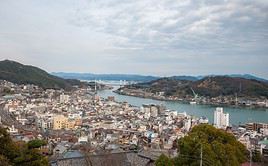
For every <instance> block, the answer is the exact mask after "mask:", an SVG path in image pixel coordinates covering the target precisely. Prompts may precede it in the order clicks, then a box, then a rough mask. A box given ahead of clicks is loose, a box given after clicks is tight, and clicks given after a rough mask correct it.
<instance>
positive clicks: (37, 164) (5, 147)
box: [0, 127, 48, 166]
mask: <svg viewBox="0 0 268 166" xmlns="http://www.w3.org/2000/svg"><path fill="white" fill-rule="evenodd" d="M34 145H36V144H34ZM39 145H40V144H39ZM0 163H1V164H4V165H14V166H16V165H20V166H24V165H25V166H45V165H48V160H47V158H46V157H44V156H42V155H41V154H40V153H39V151H38V150H37V149H35V148H34V147H32V148H29V145H28V144H26V143H24V142H14V141H12V139H11V138H10V135H9V134H8V132H7V131H6V129H4V128H1V127H0ZM1 164H0V165H1Z"/></svg>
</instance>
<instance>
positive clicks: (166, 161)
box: [155, 154, 174, 166]
mask: <svg viewBox="0 0 268 166" xmlns="http://www.w3.org/2000/svg"><path fill="white" fill-rule="evenodd" d="M155 165H156V166H172V165H174V164H173V162H172V159H170V158H169V157H167V156H166V155H164V154H161V155H160V157H159V158H158V159H157V160H156V161H155Z"/></svg>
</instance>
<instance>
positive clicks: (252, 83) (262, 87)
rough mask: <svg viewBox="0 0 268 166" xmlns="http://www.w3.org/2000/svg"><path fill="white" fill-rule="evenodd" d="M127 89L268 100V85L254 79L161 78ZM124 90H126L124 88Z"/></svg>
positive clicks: (179, 94) (172, 94) (169, 94)
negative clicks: (192, 79) (194, 79)
mask: <svg viewBox="0 0 268 166" xmlns="http://www.w3.org/2000/svg"><path fill="white" fill-rule="evenodd" d="M125 88H130V89H141V90H143V91H146V92H150V93H157V92H164V95H165V96H178V97H183V98H184V97H186V96H193V92H192V90H191V88H192V89H193V90H194V91H195V93H197V94H198V95H199V96H204V97H217V96H234V95H236V94H237V95H238V96H243V97H257V98H261V97H265V98H268V83H266V82H262V81H257V80H253V79H245V78H237V77H228V76H214V77H205V78H203V79H201V80H197V81H189V80H177V79H175V78H161V79H158V80H154V81H150V82H147V83H139V84H136V85H131V86H127V87H125ZM123 89H124V88H123Z"/></svg>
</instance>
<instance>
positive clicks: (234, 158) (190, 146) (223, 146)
mask: <svg viewBox="0 0 268 166" xmlns="http://www.w3.org/2000/svg"><path fill="white" fill-rule="evenodd" d="M201 149H202V158H203V160H202V161H203V165H215V166H229V165H232V166H239V165H241V163H243V162H245V161H246V160H247V154H248V152H247V150H246V148H245V147H244V145H243V144H241V143H240V142H239V141H237V140H236V138H235V137H234V136H233V135H232V134H230V133H227V132H226V131H224V130H220V129H216V128H214V127H213V126H211V125H207V124H202V125H198V126H195V127H194V128H193V129H192V131H191V132H190V133H189V134H188V135H187V136H185V137H183V138H181V139H180V140H179V141H178V153H179V155H178V156H177V157H176V158H175V159H174V163H175V165H191V166H194V165H199V164H200V154H201Z"/></svg>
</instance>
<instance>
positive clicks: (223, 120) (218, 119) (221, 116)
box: [214, 107, 229, 128]
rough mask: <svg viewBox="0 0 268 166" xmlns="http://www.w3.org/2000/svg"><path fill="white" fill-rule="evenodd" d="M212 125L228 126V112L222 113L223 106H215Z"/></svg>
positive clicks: (218, 126)
mask: <svg viewBox="0 0 268 166" xmlns="http://www.w3.org/2000/svg"><path fill="white" fill-rule="evenodd" d="M214 125H215V127H217V128H226V127H227V126H229V113H223V108H221V107H217V108H216V110H215V111H214Z"/></svg>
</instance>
